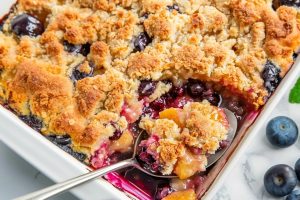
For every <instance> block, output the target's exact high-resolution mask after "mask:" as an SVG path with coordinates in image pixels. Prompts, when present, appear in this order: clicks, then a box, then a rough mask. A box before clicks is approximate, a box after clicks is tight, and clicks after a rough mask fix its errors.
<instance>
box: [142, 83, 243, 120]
mask: <svg viewBox="0 0 300 200" xmlns="http://www.w3.org/2000/svg"><path fill="white" fill-rule="evenodd" d="M163 82H164V83H165V84H168V85H171V89H170V90H169V92H168V93H166V94H164V95H162V96H161V97H159V98H157V99H155V100H154V101H152V102H151V103H150V104H149V105H146V106H144V108H143V116H145V115H149V116H150V117H152V118H157V117H158V113H159V112H161V111H162V110H164V109H167V108H170V107H173V108H183V107H184V105H185V104H187V103H188V102H193V101H196V102H201V101H203V100H207V101H209V102H210V103H211V104H212V105H214V106H221V104H222V106H223V107H226V108H228V109H229V110H231V111H232V112H233V113H235V115H236V117H237V118H238V120H242V119H243V116H244V115H245V113H246V111H247V110H246V107H245V105H244V103H243V102H242V101H241V100H240V99H239V98H238V97H232V96H230V97H226V98H225V97H224V99H223V96H222V95H221V94H220V93H217V92H216V91H215V90H214V89H213V88H212V87H211V86H209V85H207V84H205V83H203V82H201V81H200V80H195V79H188V80H187V82H186V83H185V84H183V85H180V86H177V85H174V84H173V82H172V81H170V80H164V81H163ZM157 84H158V82H157V81H152V80H143V81H141V83H140V85H139V88H138V94H139V99H144V98H147V97H149V96H151V95H152V94H153V93H154V91H155V89H156V88H157Z"/></svg>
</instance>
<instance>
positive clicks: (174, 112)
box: [159, 108, 185, 128]
mask: <svg viewBox="0 0 300 200" xmlns="http://www.w3.org/2000/svg"><path fill="white" fill-rule="evenodd" d="M159 118H160V119H169V120H173V121H174V122H175V123H176V124H177V125H178V126H179V127H180V128H184V125H185V120H184V119H185V118H184V113H183V111H182V109H180V108H168V109H165V110H163V111H161V112H160V113H159Z"/></svg>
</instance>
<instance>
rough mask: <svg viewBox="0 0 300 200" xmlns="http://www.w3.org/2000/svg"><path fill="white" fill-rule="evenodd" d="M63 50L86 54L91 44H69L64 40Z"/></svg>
mask: <svg viewBox="0 0 300 200" xmlns="http://www.w3.org/2000/svg"><path fill="white" fill-rule="evenodd" d="M64 47H65V51H67V52H69V53H73V54H79V53H80V54H82V55H83V56H87V55H88V54H89V53H90V49H91V45H90V44H89V43H86V44H84V45H81V44H78V45H75V44H71V43H69V42H68V41H64Z"/></svg>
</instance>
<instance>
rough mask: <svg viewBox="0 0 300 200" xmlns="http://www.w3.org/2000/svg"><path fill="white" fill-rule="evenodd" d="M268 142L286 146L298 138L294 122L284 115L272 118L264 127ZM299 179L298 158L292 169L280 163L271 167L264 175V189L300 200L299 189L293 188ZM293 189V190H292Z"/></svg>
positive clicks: (299, 163) (281, 146)
mask: <svg viewBox="0 0 300 200" xmlns="http://www.w3.org/2000/svg"><path fill="white" fill-rule="evenodd" d="M266 136H267V139H268V140H269V142H270V143H271V144H272V145H274V146H276V147H279V148H286V147H289V146H291V145H292V144H294V143H295V142H296V141H297V139H298V128H297V125H296V123H295V122H294V121H293V120H292V119H290V118H288V117H284V116H279V117H276V118H274V119H272V120H271V121H270V122H269V123H268V125H267V128H266ZM299 180H300V159H298V161H297V162H296V164H295V167H294V169H293V168H292V167H290V166H288V165H285V164H280V165H275V166H273V167H271V168H270V169H269V170H268V171H267V172H266V173H265V176H264V186H265V189H266V191H267V192H268V193H269V194H271V195H273V196H275V197H284V196H287V195H288V196H287V197H286V200H300V190H294V189H295V187H296V185H297V183H298V181H299ZM293 190H294V191H293Z"/></svg>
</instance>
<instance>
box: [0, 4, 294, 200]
mask: <svg viewBox="0 0 300 200" xmlns="http://www.w3.org/2000/svg"><path fill="white" fill-rule="evenodd" d="M298 7H299V3H298V1H287V0H276V1H274V2H272V1H271V0H242V1H241V0H209V1H204V0H199V1H196V0H189V1H187V0H123V1H119V0H19V1H17V3H16V4H15V5H14V6H13V7H12V9H11V11H10V13H9V14H8V15H7V16H5V17H3V19H2V20H1V22H0V30H1V31H0V103H1V104H2V105H3V106H4V107H6V108H7V109H9V110H11V111H12V112H14V113H15V114H16V115H18V116H19V118H20V119H21V120H23V121H24V122H25V123H26V124H28V125H29V126H31V127H32V128H33V129H34V130H36V131H38V132H40V133H41V134H42V135H44V136H45V137H47V138H48V139H49V140H50V141H52V142H53V143H54V144H56V145H57V146H59V147H60V148H62V149H63V150H64V151H66V152H68V153H70V154H71V155H73V156H74V157H75V158H77V159H78V160H80V161H81V162H84V163H85V164H87V165H89V166H91V167H93V168H101V167H103V166H107V165H109V164H112V163H115V162H118V161H120V160H122V159H126V158H128V157H130V155H131V153H132V148H133V143H134V141H135V139H136V137H137V136H138V135H139V134H140V133H141V132H145V133H147V135H148V136H147V138H145V139H144V140H143V141H142V143H141V144H140V148H141V151H140V152H139V154H138V160H139V161H140V162H141V164H142V165H143V166H144V167H145V168H146V169H148V170H150V171H151V172H153V173H158V174H176V175H178V177H179V179H173V180H161V179H155V178H153V177H149V176H148V175H145V174H142V173H141V172H139V171H138V170H135V169H127V170H124V171H120V172H118V173H112V174H109V175H107V176H106V177H105V178H106V179H107V180H108V181H111V182H112V183H113V184H115V186H116V187H119V188H120V189H124V190H127V192H129V193H130V194H133V195H136V196H137V198H141V199H145V198H146V199H165V200H170V199H178V198H179V197H184V199H195V198H201V196H202V195H203V194H204V193H205V191H206V190H207V188H209V186H210V185H211V183H212V182H213V180H214V177H216V176H217V175H218V171H220V169H221V168H222V166H224V163H225V161H226V159H227V158H228V157H229V156H230V155H229V154H228V155H225V157H224V158H223V159H222V160H220V161H219V162H218V163H217V164H216V165H215V166H212V167H210V168H208V169H207V168H206V165H207V157H208V156H209V155H211V154H214V153H215V152H217V151H218V150H220V149H222V148H226V147H227V146H228V142H227V141H226V139H227V132H228V129H229V124H228V121H227V119H226V115H225V114H224V111H223V109H222V108H227V109H229V110H231V111H232V112H234V114H235V115H236V117H237V119H238V121H239V127H242V126H243V122H244V121H246V120H247V118H248V117H249V115H251V113H253V112H254V113H255V112H258V111H259V110H260V109H261V108H262V106H263V105H264V104H265V103H266V102H267V100H268V98H269V97H270V96H271V95H272V93H273V92H274V91H275V89H276V87H277V86H278V85H279V83H280V81H281V79H282V78H283V77H284V76H285V74H286V73H287V72H288V70H289V69H290V67H291V66H292V64H293V62H294V59H295V57H296V56H297V53H298V52H297V51H298V48H299V45H300V22H299V13H298V9H297V8H298ZM242 137H243V135H242V133H240V134H237V138H236V139H235V141H234V143H233V144H232V145H231V149H232V150H234V148H235V147H236V145H237V144H238V142H239V140H240V139H241V138H242ZM113 179H117V180H118V181H119V182H122V184H121V185H123V186H124V185H127V186H126V187H125V188H124V187H121V186H120V184H116V181H113ZM128 188H130V190H131V191H128ZM141 191H143V192H141ZM140 195H144V196H143V197H141V196H140Z"/></svg>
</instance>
